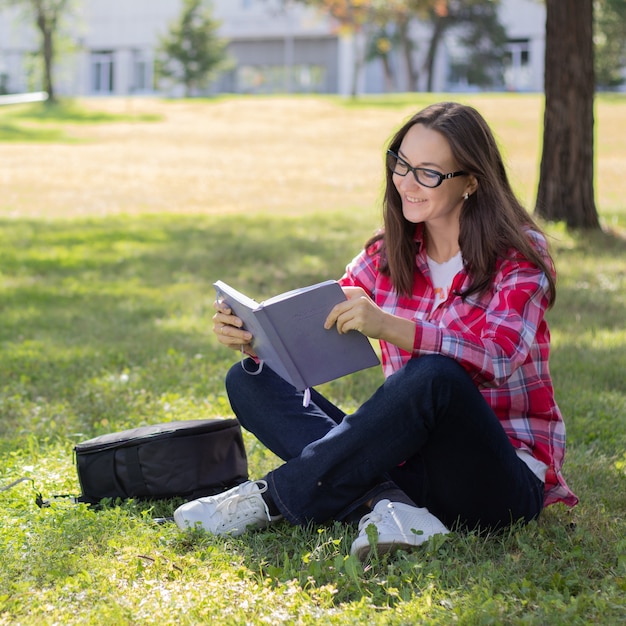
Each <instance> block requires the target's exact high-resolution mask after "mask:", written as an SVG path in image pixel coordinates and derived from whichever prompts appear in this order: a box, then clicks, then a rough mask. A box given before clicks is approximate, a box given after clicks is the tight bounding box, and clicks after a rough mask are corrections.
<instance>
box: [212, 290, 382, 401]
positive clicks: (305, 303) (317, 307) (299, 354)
mask: <svg viewBox="0 0 626 626" xmlns="http://www.w3.org/2000/svg"><path fill="white" fill-rule="evenodd" d="M214 287H215V290H216V291H217V295H218V298H221V299H222V300H224V302H226V304H228V306H229V307H230V308H231V309H232V310H233V313H234V314H235V315H236V316H237V317H239V318H240V319H241V320H242V321H243V325H244V328H245V329H246V330H247V331H249V332H250V333H252V337H253V340H252V347H253V348H254V351H255V352H256V354H257V355H258V357H259V359H261V360H262V361H264V362H265V363H267V365H268V366H269V367H271V368H272V369H273V370H274V371H275V372H276V373H277V374H278V375H279V376H282V378H284V379H285V380H286V381H287V382H289V383H291V384H292V385H293V386H294V387H295V388H296V389H297V390H298V391H304V390H305V389H308V388H309V387H314V386H315V385H320V384H322V383H326V382H328V381H330V380H334V379H336V378H340V377H341V376H345V375H346V374H352V373H353V372H356V371H358V370H362V369H365V368H368V367H372V366H374V365H378V364H379V362H380V361H379V360H378V357H377V356H376V353H375V352H374V349H373V348H372V345H371V344H370V342H369V339H368V338H367V337H366V336H365V335H362V334H361V333H359V332H358V331H350V332H348V333H345V334H343V335H342V334H339V332H337V329H336V328H334V327H333V328H331V329H328V330H327V329H325V328H324V321H325V320H326V317H327V316H328V314H329V313H330V311H331V309H332V308H333V307H334V306H335V305H336V304H338V303H339V302H342V301H344V300H345V299H346V296H345V294H344V293H343V290H342V289H341V287H340V286H339V283H338V282H337V281H335V280H328V281H325V282H322V283H317V284H315V285H311V286H310V287H304V288H302V289H294V290H293V291H288V292H286V293H283V294H280V295H278V296H274V297H273V298H270V299H269V300H264V301H263V302H260V303H259V302H257V301H256V300H253V299H252V298H249V297H248V296H245V295H244V294H242V293H240V292H239V291H237V290H236V289H233V288H232V287H230V286H229V285H227V284H226V283H223V282H222V281H217V282H216V283H214Z"/></svg>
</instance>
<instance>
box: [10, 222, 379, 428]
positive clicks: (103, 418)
mask: <svg viewBox="0 0 626 626" xmlns="http://www.w3.org/2000/svg"><path fill="white" fill-rule="evenodd" d="M325 219H326V220H327V221H326V222H324V223H319V224H318V223H316V222H315V220H312V219H311V218H310V217H309V218H307V219H306V220H297V219H291V220H289V219H285V218H281V219H273V218H268V217H256V218H242V217H237V218H236V219H234V218H228V219H226V218H214V217H213V218H207V217H178V216H167V217H148V218H146V217H144V218H136V219H135V218H132V219H131V218H128V219H126V218H112V219H107V220H103V221H96V220H93V221H71V222H50V223H45V222H39V221H23V220H15V221H11V220H7V221H1V222H0V242H1V243H2V245H1V249H0V289H1V298H0V357H1V358H0V394H1V395H0V411H1V412H2V414H3V420H2V426H0V433H1V434H2V435H4V436H12V435H16V434H19V433H21V432H26V431H27V432H30V433H40V434H46V433H48V434H49V433H50V429H51V427H52V429H53V430H55V432H58V433H59V434H63V433H68V432H76V431H80V432H85V433H90V434H91V433H93V432H95V431H97V430H98V428H99V427H102V428H105V427H106V428H107V429H109V430H110V429H111V428H118V427H125V426H126V425H127V424H130V423H133V424H134V425H136V424H137V423H138V422H141V421H142V420H150V419H153V420H154V419H156V418H161V417H164V415H163V411H164V410H165V409H164V407H165V406H168V407H169V410H170V411H173V412H174V414H171V415H170V418H172V419H183V418H189V417H192V416H194V415H190V412H194V411H196V412H197V411H200V410H204V411H206V410H207V407H206V406H204V407H202V405H203V403H205V402H206V398H207V397H209V396H213V395H218V396H219V395H222V394H223V389H222V387H223V386H222V380H223V375H224V373H225V371H226V369H227V367H228V366H229V365H230V364H231V363H232V362H233V361H234V358H233V353H232V352H231V351H229V350H226V349H224V348H222V347H221V346H219V345H218V344H217V342H216V341H215V340H214V339H213V336H212V332H211V325H212V322H211V317H212V315H213V301H214V298H215V292H214V290H213V287H212V283H213V281H215V280H217V279H218V278H219V279H223V280H227V281H229V282H231V283H232V284H233V285H236V286H237V287H238V288H240V289H241V290H243V291H244V292H247V293H249V294H250V295H251V296H253V297H257V298H259V299H263V298H265V297H269V296H271V295H274V294H275V293H278V292H280V291H286V290H288V289H291V288H294V287H297V286H303V285H305V284H312V283H314V282H317V281H319V280H323V279H326V278H328V277H338V276H339V275H341V273H342V272H343V268H344V265H345V262H346V260H347V258H346V257H350V255H351V254H353V253H354V252H356V251H357V250H358V247H359V246H360V245H361V243H362V240H363V239H365V237H366V236H367V234H368V233H364V234H363V236H362V237H361V236H355V235H354V229H353V228H349V225H348V219H347V218H345V217H339V216H338V217H337V218H336V221H335V223H334V224H329V223H328V218H325ZM329 227H332V230H331V232H326V231H327V229H329ZM333 233H335V234H333ZM347 251H349V252H347Z"/></svg>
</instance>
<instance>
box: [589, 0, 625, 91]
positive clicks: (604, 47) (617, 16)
mask: <svg viewBox="0 0 626 626" xmlns="http://www.w3.org/2000/svg"><path fill="white" fill-rule="evenodd" d="M594 12H595V15H594V18H595V29H594V43H595V70H596V84H597V86H598V87H600V88H602V89H611V88H615V87H618V86H619V85H622V84H623V83H624V82H625V80H626V78H625V76H624V67H625V66H626V0H596V1H595V2H594Z"/></svg>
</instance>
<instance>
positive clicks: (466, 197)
mask: <svg viewBox="0 0 626 626" xmlns="http://www.w3.org/2000/svg"><path fill="white" fill-rule="evenodd" d="M463 198H464V199H465V200H467V199H468V198H469V193H467V192H465V195H464V196H463Z"/></svg>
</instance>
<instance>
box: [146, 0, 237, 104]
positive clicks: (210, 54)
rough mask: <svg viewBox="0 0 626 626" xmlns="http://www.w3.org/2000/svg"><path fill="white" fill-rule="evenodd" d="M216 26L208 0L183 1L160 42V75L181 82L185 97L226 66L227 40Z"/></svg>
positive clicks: (207, 82) (205, 84) (158, 64)
mask: <svg viewBox="0 0 626 626" xmlns="http://www.w3.org/2000/svg"><path fill="white" fill-rule="evenodd" d="M219 26H220V23H219V22H218V21H217V20H215V19H213V14H212V7H211V4H210V3H209V2H206V0H184V1H183V8H182V10H181V13H180V16H179V17H178V19H177V20H175V21H174V22H173V23H172V24H171V25H170V28H169V30H168V32H167V33H166V34H165V35H164V36H163V37H161V39H160V42H159V57H158V61H157V73H158V74H159V76H161V77H165V78H170V79H173V80H174V81H175V82H176V83H178V84H182V85H184V87H185V95H186V96H190V95H192V94H194V93H195V92H197V91H198V90H201V89H203V88H205V87H206V86H207V85H208V84H209V83H210V81H211V80H213V79H214V78H215V76H216V75H217V73H218V72H219V71H221V70H224V69H226V68H227V67H228V65H229V57H228V53H227V50H226V47H227V42H226V41H225V40H224V39H222V38H220V37H219V36H218V35H217V31H218V29H219Z"/></svg>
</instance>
